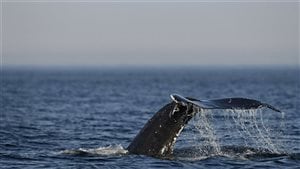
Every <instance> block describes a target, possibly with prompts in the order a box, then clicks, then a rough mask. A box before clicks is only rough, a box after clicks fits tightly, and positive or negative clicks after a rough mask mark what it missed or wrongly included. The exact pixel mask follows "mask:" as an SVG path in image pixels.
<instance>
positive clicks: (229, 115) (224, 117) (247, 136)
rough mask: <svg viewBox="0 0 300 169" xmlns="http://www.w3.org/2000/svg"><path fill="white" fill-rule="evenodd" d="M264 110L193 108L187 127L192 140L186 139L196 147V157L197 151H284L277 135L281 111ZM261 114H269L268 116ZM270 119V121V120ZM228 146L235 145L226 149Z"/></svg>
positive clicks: (244, 152)
mask: <svg viewBox="0 0 300 169" xmlns="http://www.w3.org/2000/svg"><path fill="white" fill-rule="evenodd" d="M263 110H264V109H250V110H214V111H212V110H203V109H199V108H196V109H194V111H195V112H196V115H195V117H194V118H193V120H192V121H191V123H190V124H191V125H190V130H191V131H192V132H194V134H193V141H194V142H193V144H191V142H192V141H191V140H189V145H192V146H193V147H196V148H194V150H196V151H197V152H196V153H194V155H195V157H196V156H197V155H198V156H199V155H200V156H214V155H222V156H227V155H228V154H229V153H230V155H232V154H235V155H236V154H239V155H241V156H247V155H249V154H259V153H271V154H281V153H285V151H284V148H283V146H282V143H281V142H280V141H279V139H278V138H279V137H280V134H282V133H280V131H282V127H284V125H283V118H284V114H281V115H280V114H276V115H274V114H271V113H269V112H264V113H265V114H264V113H263ZM272 113H273V112H272ZM269 114H271V115H269ZM263 115H269V117H267V118H266V119H267V120H265V118H264V116H263ZM274 116H276V117H278V118H274ZM270 119H271V120H273V121H271V122H269V120H270ZM270 124H272V125H273V126H272V125H270ZM274 124H276V125H277V126H274ZM197 133H198V134H197ZM183 134H184V133H183ZM188 135H190V134H187V136H188ZM228 147H231V148H232V147H234V148H232V149H228ZM241 150H243V151H241ZM234 152H235V153H234Z"/></svg>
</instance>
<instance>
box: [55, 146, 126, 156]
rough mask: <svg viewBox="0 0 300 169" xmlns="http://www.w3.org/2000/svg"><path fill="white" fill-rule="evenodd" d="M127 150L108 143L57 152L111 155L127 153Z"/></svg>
mask: <svg viewBox="0 0 300 169" xmlns="http://www.w3.org/2000/svg"><path fill="white" fill-rule="evenodd" d="M127 153H128V151H127V150H126V149H124V148H123V146H122V145H109V146H106V147H99V148H91V149H86V148H79V149H72V150H63V151H60V152H59V154H68V155H88V156H89V155H91V156H95V155H96V156H113V155H124V154H127Z"/></svg>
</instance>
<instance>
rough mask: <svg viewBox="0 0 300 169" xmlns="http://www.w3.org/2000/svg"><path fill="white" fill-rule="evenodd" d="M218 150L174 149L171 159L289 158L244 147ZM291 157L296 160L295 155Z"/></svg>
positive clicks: (264, 150) (229, 147) (207, 148)
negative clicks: (217, 157) (218, 157)
mask: <svg viewBox="0 0 300 169" xmlns="http://www.w3.org/2000/svg"><path fill="white" fill-rule="evenodd" d="M220 148H221V149H220V151H219V152H215V151H213V148H212V147H207V146H204V147H185V148H180V149H175V150H174V157H173V158H175V159H178V160H183V161H199V160H205V159H207V158H212V157H216V156H220V157H227V158H238V159H243V160H247V159H248V160H249V159H259V158H274V157H280V156H289V154H286V153H273V152H271V151H269V150H267V149H256V148H252V147H244V146H221V147H220ZM293 157H294V158H297V156H296V155H294V156H293Z"/></svg>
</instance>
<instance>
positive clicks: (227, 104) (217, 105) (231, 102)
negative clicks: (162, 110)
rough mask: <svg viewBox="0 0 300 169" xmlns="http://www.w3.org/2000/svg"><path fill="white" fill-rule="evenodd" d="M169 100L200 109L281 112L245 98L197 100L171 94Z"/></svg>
mask: <svg viewBox="0 0 300 169" xmlns="http://www.w3.org/2000/svg"><path fill="white" fill-rule="evenodd" d="M171 98H172V100H173V101H174V102H176V103H179V104H182V105H187V104H192V105H195V106H197V107H200V108H202V109H258V108H262V107H266V108H269V109H272V110H274V111H277V112H281V111H280V110H278V109H276V108H275V107H273V106H271V105H269V104H267V103H262V102H260V101H257V100H254V99H247V98H224V99H212V100H198V99H194V98H190V97H183V96H180V95H178V94H172V95H171Z"/></svg>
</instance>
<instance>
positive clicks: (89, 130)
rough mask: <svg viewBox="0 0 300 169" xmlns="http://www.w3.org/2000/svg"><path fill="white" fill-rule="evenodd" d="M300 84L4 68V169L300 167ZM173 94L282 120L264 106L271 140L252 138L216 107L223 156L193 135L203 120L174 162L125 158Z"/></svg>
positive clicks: (209, 75) (239, 74)
mask: <svg viewBox="0 0 300 169" xmlns="http://www.w3.org/2000/svg"><path fill="white" fill-rule="evenodd" d="M299 78H300V75H299V69H294V68H268V69H263V68H257V69H254V68H253V69H228V68H227V69H197V68H181V69H180V68H157V67H156V68H153V69H150V68H145V69H143V68H135V69H129V68H118V69H113V68H107V69H57V70H55V69H12V68H10V69H4V70H3V71H2V72H1V119H0V168H13V167H15V168H162V167H164V168H181V167H186V168H241V167H242V168H297V167H298V168H299V166H300V155H299V153H300V146H299V145H300V112H299V103H300V101H299V100H300V99H299V93H300V92H299V91H300V90H299V85H300V79H299ZM172 93H179V94H181V95H184V96H190V97H195V98H198V99H209V98H222V97H248V98H252V99H257V100H261V101H263V102H267V103H269V104H271V105H273V106H275V107H276V108H278V109H280V110H282V111H284V114H280V113H276V112H272V111H269V110H262V112H261V114H263V116H264V117H263V121H264V124H265V126H266V130H265V129H264V128H263V127H264V126H262V125H261V121H260V119H258V120H257V121H258V128H260V129H261V131H262V132H263V133H262V135H263V137H261V136H260V135H259V134H255V133H252V135H253V138H254V139H253V138H251V135H247V134H245V133H246V132H245V131H242V130H241V129H240V128H241V127H242V126H241V125H240V126H238V125H236V124H235V125H232V124H233V120H234V118H232V117H229V119H228V118H227V121H226V112H215V111H214V112H213V114H214V115H213V117H210V120H211V123H212V125H213V126H214V133H213V134H214V137H215V139H217V141H218V143H217V144H218V146H219V147H220V148H221V150H220V151H221V152H222V153H219V154H215V153H212V152H210V150H209V149H208V148H207V147H206V149H205V148H203V146H201V145H205V144H208V143H207V139H206V140H205V139H204V138H201V134H200V133H199V132H195V130H194V129H195V127H194V125H195V124H196V125H197V124H199V121H197V119H196V120H192V121H191V123H190V124H188V125H187V126H186V129H185V130H184V131H183V133H182V134H181V136H180V137H179V139H178V141H177V143H176V146H175V154H174V158H173V159H158V158H153V157H147V156H139V155H132V154H126V150H124V149H126V147H127V146H128V145H129V143H130V142H131V141H132V139H133V138H134V136H135V135H136V134H137V133H138V131H139V130H140V129H141V128H142V127H143V125H144V124H145V123H146V121H147V120H148V119H149V118H150V117H152V115H153V114H154V113H155V112H156V111H157V110H158V109H160V108H161V107H162V106H163V105H164V104H166V103H168V102H169V101H170V97H169V95H170V94H172ZM227 113H228V112H227ZM227 115H228V114H227ZM236 118H237V117H236ZM246 119H247V118H246ZM237 120H238V121H241V119H237ZM237 123H239V122H237ZM192 124H194V125H192ZM244 124H246V123H244ZM246 125H247V124H246ZM239 127H240V128H239ZM246 127H248V126H246ZM247 130H248V131H250V132H252V130H253V131H256V129H254V128H253V126H252V128H251V127H249V128H248V129H247ZM242 132H244V134H243V135H242V134H241V133H242ZM247 137H248V138H247ZM255 137H257V140H260V141H255V139H256V138H255ZM262 138H266V139H264V140H263V139H262ZM266 140H271V142H272V144H274V145H275V146H276V147H277V148H276V150H278V152H274V151H272V150H273V149H272V146H271V145H270V144H267V143H266ZM205 141H206V142H205ZM209 144H210V143H209ZM204 150H205V151H204ZM249 152H251V153H249Z"/></svg>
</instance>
